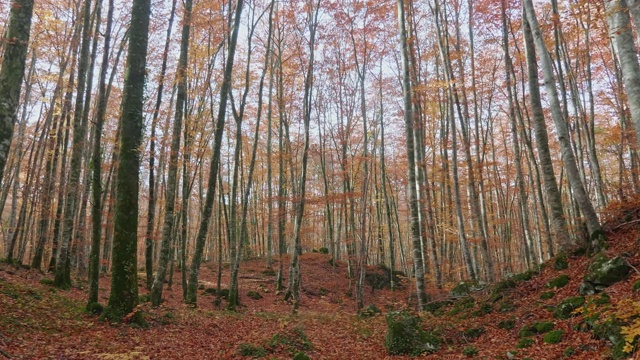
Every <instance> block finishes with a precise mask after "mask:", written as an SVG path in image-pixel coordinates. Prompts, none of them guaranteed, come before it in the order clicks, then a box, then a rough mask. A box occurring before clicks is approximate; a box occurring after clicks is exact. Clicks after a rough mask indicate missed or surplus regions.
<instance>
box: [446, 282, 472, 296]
mask: <svg viewBox="0 0 640 360" xmlns="http://www.w3.org/2000/svg"><path fill="white" fill-rule="evenodd" d="M470 293H471V286H470V285H469V283H467V282H465V281H461V282H459V283H458V285H456V286H455V287H454V288H453V289H451V292H449V295H450V296H451V297H454V298H458V297H464V296H469V294H470Z"/></svg>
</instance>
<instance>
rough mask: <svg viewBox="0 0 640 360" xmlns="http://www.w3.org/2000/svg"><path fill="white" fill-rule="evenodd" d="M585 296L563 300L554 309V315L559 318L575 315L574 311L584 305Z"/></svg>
mask: <svg viewBox="0 0 640 360" xmlns="http://www.w3.org/2000/svg"><path fill="white" fill-rule="evenodd" d="M584 303H585V299H584V296H576V297H570V298H567V299H564V300H563V301H561V302H560V303H559V304H558V305H557V306H556V309H555V311H554V314H553V315H554V316H555V317H556V318H558V319H568V318H570V317H572V316H573V311H574V310H576V309H577V308H579V307H581V306H582V305H584Z"/></svg>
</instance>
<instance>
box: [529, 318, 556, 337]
mask: <svg viewBox="0 0 640 360" xmlns="http://www.w3.org/2000/svg"><path fill="white" fill-rule="evenodd" d="M555 326H556V325H555V324H554V323H552V322H551V321H541V322H537V323H535V324H533V329H534V330H535V332H536V333H538V334H544V333H546V332H549V331H551V330H553V328H554V327H555Z"/></svg>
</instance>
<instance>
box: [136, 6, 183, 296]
mask: <svg viewBox="0 0 640 360" xmlns="http://www.w3.org/2000/svg"><path fill="white" fill-rule="evenodd" d="M192 4H193V1H192V0H186V1H185V2H184V13H183V18H182V39H181V41H180V60H179V61H178V72H177V86H178V94H177V97H176V108H175V117H174V121H173V133H172V137H171V151H170V153H169V175H168V176H169V177H168V180H167V190H166V205H165V214H164V225H163V227H162V243H161V245H160V259H159V261H158V271H157V272H156V277H155V279H154V281H153V285H152V286H151V304H152V305H153V306H159V305H160V302H161V301H162V287H163V286H164V279H165V277H166V272H167V263H168V262H169V251H170V248H171V236H172V234H173V224H174V217H175V215H174V209H175V204H176V192H177V191H178V154H179V152H180V139H181V135H182V133H181V132H182V120H183V117H184V109H185V105H186V96H187V78H186V77H187V65H188V64H189V62H188V56H189V34H190V32H191V24H190V22H191V9H192ZM167 39H168V37H167ZM183 186H187V184H183ZM182 211H186V209H182ZM183 225H184V224H183ZM147 261H148V260H147ZM183 273H184V272H183Z"/></svg>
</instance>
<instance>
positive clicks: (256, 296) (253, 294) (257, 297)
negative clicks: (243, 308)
mask: <svg viewBox="0 0 640 360" xmlns="http://www.w3.org/2000/svg"><path fill="white" fill-rule="evenodd" d="M247 296H248V297H250V298H252V299H253V300H260V299H262V295H260V293H259V292H257V291H249V292H248V293H247Z"/></svg>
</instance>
